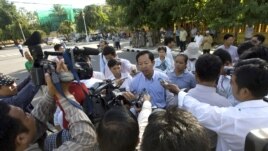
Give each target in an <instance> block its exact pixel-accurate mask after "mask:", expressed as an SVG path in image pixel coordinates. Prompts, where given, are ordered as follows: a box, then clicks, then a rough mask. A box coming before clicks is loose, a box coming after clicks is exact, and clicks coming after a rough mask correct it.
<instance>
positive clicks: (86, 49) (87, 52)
mask: <svg viewBox="0 0 268 151" xmlns="http://www.w3.org/2000/svg"><path fill="white" fill-rule="evenodd" d="M83 48H84V49H79V48H78V47H75V49H74V51H73V53H74V54H83V55H98V54H99V53H100V52H99V50H98V49H96V48H90V47H83Z"/></svg>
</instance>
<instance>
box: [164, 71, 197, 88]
mask: <svg viewBox="0 0 268 151" xmlns="http://www.w3.org/2000/svg"><path fill="white" fill-rule="evenodd" d="M167 75H168V77H169V80H170V81H171V83H174V84H176V85H177V86H178V87H179V88H180V89H183V88H186V89H191V88H194V87H195V85H196V81H195V77H194V75H193V74H192V73H190V72H189V71H187V70H185V71H184V72H183V73H182V74H181V75H178V76H177V75H176V73H175V71H173V72H170V73H168V74H167Z"/></svg>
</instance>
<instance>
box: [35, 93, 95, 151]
mask: <svg viewBox="0 0 268 151" xmlns="http://www.w3.org/2000/svg"><path fill="white" fill-rule="evenodd" d="M67 97H68V99H71V100H75V99H74V97H73V96H67ZM59 103H60V105H61V107H62V108H63V110H64V112H65V118H66V120H67V121H68V122H69V132H70V134H71V137H72V139H71V140H70V141H67V142H64V143H63V144H62V145H61V146H60V147H59V148H57V149H55V150H54V151H74V150H81V151H82V150H92V151H96V150H98V147H97V135H96V133H95V130H94V128H93V127H94V126H93V124H92V123H91V121H90V120H89V118H88V117H87V115H86V114H85V113H84V112H83V111H82V110H80V109H78V108H76V107H74V106H73V105H71V104H70V103H69V102H68V101H67V100H66V99H65V98H63V99H60V100H59ZM55 110H56V104H55V101H54V100H53V97H51V96H49V95H48V94H45V96H44V97H43V98H42V100H40V101H39V103H38V105H37V106H36V107H35V108H34V110H33V111H32V115H33V116H34V117H35V118H36V119H37V120H36V125H37V133H36V136H35V140H37V139H38V138H40V137H41V136H42V135H43V134H44V132H45V131H46V124H45V123H46V122H48V120H49V119H51V118H52V117H53V114H54V112H55Z"/></svg>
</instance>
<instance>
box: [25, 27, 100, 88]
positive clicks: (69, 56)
mask: <svg viewBox="0 0 268 151" xmlns="http://www.w3.org/2000/svg"><path fill="white" fill-rule="evenodd" d="M40 43H41V35H40V33H39V32H37V31H35V32H34V33H33V34H32V35H31V37H30V38H29V39H27V41H26V42H25V43H24V44H25V45H27V46H28V48H29V50H30V53H31V55H32V56H33V59H34V63H33V68H32V71H31V74H32V79H33V82H34V83H35V84H36V85H44V84H45V77H44V74H45V73H50V74H52V73H53V74H52V75H57V74H55V73H56V63H55V62H53V61H49V60H48V56H63V58H64V61H65V63H66V64H67V66H68V68H69V70H70V68H73V69H74V70H76V71H79V70H83V69H81V68H80V66H76V60H77V58H83V57H84V56H88V55H98V54H99V50H98V49H95V48H88V47H84V48H83V49H80V48H78V47H75V48H73V49H66V50H65V51H64V52H49V51H45V52H44V53H43V50H42V47H41V45H40ZM84 62H86V60H84ZM92 70H93V69H92ZM52 79H53V77H52ZM61 81H72V79H71V78H70V76H65V77H61Z"/></svg>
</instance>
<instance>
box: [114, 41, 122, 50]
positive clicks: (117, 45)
mask: <svg viewBox="0 0 268 151" xmlns="http://www.w3.org/2000/svg"><path fill="white" fill-rule="evenodd" d="M115 48H116V49H117V50H118V49H121V46H120V42H115Z"/></svg>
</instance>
